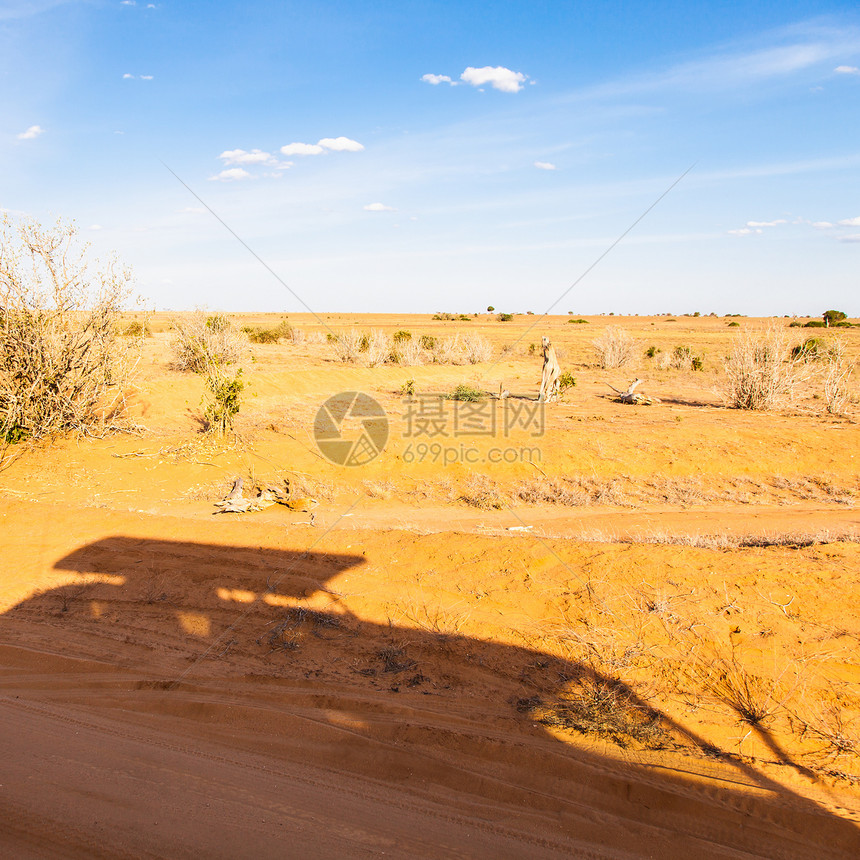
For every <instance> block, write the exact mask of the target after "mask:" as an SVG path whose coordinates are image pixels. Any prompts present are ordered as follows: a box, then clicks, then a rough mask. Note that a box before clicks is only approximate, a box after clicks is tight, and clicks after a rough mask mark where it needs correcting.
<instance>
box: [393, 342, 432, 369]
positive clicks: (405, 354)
mask: <svg viewBox="0 0 860 860" xmlns="http://www.w3.org/2000/svg"><path fill="white" fill-rule="evenodd" d="M398 354H399V356H400V363H401V364H404V365H406V366H407V367H418V366H420V365H422V364H424V360H425V358H426V357H427V351H426V350H425V349H424V347H423V346H422V345H421V341H420V340H408V341H406V342H405V343H402V344H400V346H399V349H398Z"/></svg>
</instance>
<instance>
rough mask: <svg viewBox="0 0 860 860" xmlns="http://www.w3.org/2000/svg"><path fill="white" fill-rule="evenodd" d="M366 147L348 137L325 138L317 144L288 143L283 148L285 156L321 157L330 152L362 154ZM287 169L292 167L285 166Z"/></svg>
mask: <svg viewBox="0 0 860 860" xmlns="http://www.w3.org/2000/svg"><path fill="white" fill-rule="evenodd" d="M363 149H364V147H363V146H362V145H361V144H360V143H359V142H358V141H357V140H352V139H350V138H348V137H324V138H322V139H321V140H319V141H317V143H288V144H287V145H286V146H282V147H281V153H282V154H283V155H321V154H322V153H324V152H326V151H329V152H361V151H362V150H363ZM285 166H287V167H289V166H291V165H285Z"/></svg>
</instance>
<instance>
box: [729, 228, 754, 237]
mask: <svg viewBox="0 0 860 860" xmlns="http://www.w3.org/2000/svg"><path fill="white" fill-rule="evenodd" d="M761 232H762V230H761V228H760V227H759V228H757V229H755V230H754V229H752V228H750V227H741V228H740V229H739V230H729V234H730V235H732V236H749V235H750V234H753V233H761Z"/></svg>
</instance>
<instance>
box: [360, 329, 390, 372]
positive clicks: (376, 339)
mask: <svg viewBox="0 0 860 860" xmlns="http://www.w3.org/2000/svg"><path fill="white" fill-rule="evenodd" d="M365 337H366V340H365V343H366V345H367V346H366V349H365V360H366V361H367V366H368V367H378V366H379V365H380V364H385V362H387V361H390V360H391V357H392V349H391V337H390V336H389V335H388V334H386V333H385V332H384V331H383V330H382V329H379V328H375V329H373V331H371V332H370V334H369V335H366V336H365Z"/></svg>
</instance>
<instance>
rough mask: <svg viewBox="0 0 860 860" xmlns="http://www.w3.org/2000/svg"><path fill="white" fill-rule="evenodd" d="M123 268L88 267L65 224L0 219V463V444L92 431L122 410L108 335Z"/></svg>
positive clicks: (119, 370) (116, 348) (124, 285)
mask: <svg viewBox="0 0 860 860" xmlns="http://www.w3.org/2000/svg"><path fill="white" fill-rule="evenodd" d="M130 283H131V272H130V270H129V269H127V268H125V267H123V266H122V265H120V264H119V263H118V262H117V261H116V260H111V261H110V262H109V263H108V264H107V265H106V266H104V267H99V268H97V267H95V266H94V265H93V264H92V263H91V261H90V260H89V257H88V253H87V246H86V245H82V244H81V243H80V241H79V239H78V231H77V229H76V228H75V227H74V225H72V224H66V223H63V222H62V221H58V222H57V223H56V224H54V225H53V226H50V227H43V226H42V225H40V224H38V223H36V222H35V221H21V222H18V223H14V222H13V221H12V220H11V219H10V218H9V216H8V215H4V216H3V219H2V222H0V462H2V456H3V454H4V451H5V450H6V448H7V446H8V445H9V444H14V443H16V442H20V441H22V440H24V439H40V438H43V437H45V436H52V435H55V434H59V433H65V432H67V431H80V432H84V433H88V434H101V433H103V432H105V430H107V429H109V428H110V427H111V426H116V421H117V420H118V418H119V417H120V416H121V415H122V413H123V410H124V406H125V393H126V388H127V386H128V385H129V382H130V375H131V371H132V369H133V366H134V360H133V358H134V353H133V352H131V351H130V347H131V344H130V343H125V344H122V343H120V342H119V341H118V340H117V334H116V333H117V331H118V328H119V321H120V313H121V311H122V306H123V304H124V302H125V301H126V300H127V299H128V297H129V285H130Z"/></svg>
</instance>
